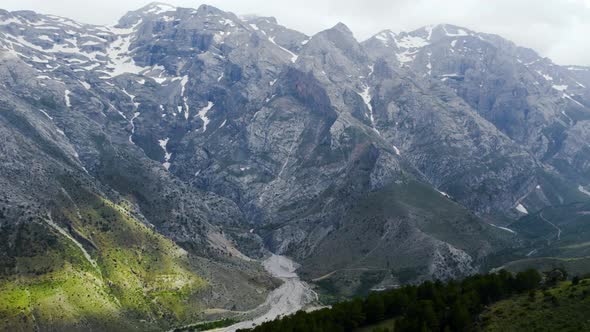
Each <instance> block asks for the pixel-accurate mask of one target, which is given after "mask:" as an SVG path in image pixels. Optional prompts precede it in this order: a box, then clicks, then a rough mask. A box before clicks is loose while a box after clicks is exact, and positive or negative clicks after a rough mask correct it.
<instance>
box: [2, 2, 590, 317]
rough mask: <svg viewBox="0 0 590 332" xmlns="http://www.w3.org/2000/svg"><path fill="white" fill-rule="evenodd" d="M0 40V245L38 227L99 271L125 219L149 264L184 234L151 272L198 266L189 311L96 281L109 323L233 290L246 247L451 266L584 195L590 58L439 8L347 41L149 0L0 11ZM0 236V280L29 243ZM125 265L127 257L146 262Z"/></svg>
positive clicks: (397, 272)
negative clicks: (97, 22) (564, 59)
mask: <svg viewBox="0 0 590 332" xmlns="http://www.w3.org/2000/svg"><path fill="white" fill-rule="evenodd" d="M0 49H1V50H0V84H1V85H2V86H3V87H4V91H3V92H2V93H0V106H1V107H2V108H3V113H2V115H1V116H0V125H1V127H0V129H1V131H0V134H2V136H3V137H5V138H6V142H7V143H6V144H5V145H4V147H3V149H5V153H4V156H3V157H2V159H0V162H1V163H2V165H4V166H3V169H2V172H0V183H2V184H4V187H5V188H7V189H5V191H6V192H8V193H12V195H13V196H15V197H18V199H14V200H5V201H2V205H3V206H2V207H3V209H2V211H6V212H3V214H2V217H3V218H2V219H3V220H0V226H1V227H3V228H2V229H3V231H2V234H3V235H5V236H6V238H7V239H12V240H9V241H7V242H6V243H7V247H11V246H12V247H11V248H13V247H14V248H20V247H18V246H17V245H16V243H17V242H18V241H17V240H15V239H18V238H19V237H22V236H30V235H31V230H30V229H34V228H35V227H38V225H42V226H39V227H41V229H45V230H49V231H50V232H51V234H53V235H52V236H53V237H52V238H51V239H50V240H47V239H45V238H44V237H42V236H41V235H39V234H38V232H33V233H32V234H35V235H34V236H33V238H32V239H31V241H33V242H35V241H36V240H39V241H40V243H44V245H45V246H46V247H47V248H50V249H51V250H54V249H55V248H57V247H60V246H64V244H63V243H66V244H65V246H66V247H68V248H70V247H71V246H72V245H73V244H72V243H74V245H75V246H76V247H77V248H78V249H83V250H81V251H80V252H79V253H77V254H75V255H72V257H68V256H64V257H61V256H60V258H59V261H65V262H67V264H66V265H68V264H70V265H72V266H74V267H76V268H78V267H79V269H82V270H83V268H84V267H85V266H86V265H85V264H86V263H84V262H81V261H80V260H79V258H84V257H86V258H87V257H88V256H89V257H90V258H91V259H93V260H95V261H97V262H98V265H99V266H100V267H101V268H102V269H104V270H105V271H107V272H108V273H115V272H116V273H119V272H120V270H118V269H113V270H109V269H108V267H110V266H111V263H110V262H109V261H108V260H107V259H106V258H105V257H108V256H107V255H108V254H110V253H111V250H115V251H116V250H117V249H116V248H118V247H119V246H121V245H122V244H121V243H124V241H119V240H121V239H118V238H117V239H118V240H117V241H113V240H111V238H112V237H113V236H115V235H113V234H112V231H110V229H112V227H117V228H118V227H132V228H133V229H140V231H137V232H138V233H133V236H131V237H133V238H136V237H137V238H139V239H146V238H149V237H151V236H155V237H157V238H158V239H161V241H163V242H162V243H165V244H166V245H165V246H164V245H163V246H164V247H166V248H169V250H168V249H167V250H165V251H167V252H166V258H165V260H166V261H172V262H176V259H177V258H174V257H177V256H175V255H176V254H175V253H176V252H178V251H183V252H186V256H183V257H185V258H182V260H183V262H185V260H186V262H188V263H186V262H185V263H183V264H188V265H187V266H188V267H187V270H186V271H185V270H182V273H180V272H178V270H177V268H176V265H174V264H170V265H166V266H165V267H163V268H162V269H161V270H158V271H157V272H154V273H155V275H156V276H155V277H153V278H155V279H153V280H160V279H162V278H163V279H166V278H169V277H167V276H166V275H173V274H175V273H176V272H178V274H179V275H184V276H187V277H186V278H187V280H192V278H194V280H203V283H195V284H199V285H201V286H199V287H196V288H195V289H194V293H190V292H189V291H188V290H187V293H182V294H183V295H186V296H187V298H190V299H191V301H192V300H195V301H197V302H196V303H198V304H197V305H196V306H197V307H198V310H196V309H195V310H194V311H190V312H187V311H184V310H178V308H182V303H185V304H186V302H183V301H188V300H186V298H185V299H178V298H173V297H170V298H167V300H166V301H169V302H167V304H166V305H163V308H169V310H168V309H166V310H168V311H166V310H163V311H161V312H158V310H157V308H153V307H151V306H141V305H138V306H136V307H135V308H134V309H130V307H131V306H132V305H133V304H132V303H127V304H124V305H123V306H122V307H121V305H120V304H116V301H115V300H116V299H118V296H124V295H125V291H122V292H121V293H116V295H115V296H114V298H113V297H110V296H111V295H108V296H106V297H103V295H100V296H97V298H99V299H103V300H104V299H106V300H104V301H106V302H108V303H109V305H112V306H113V307H112V308H115V309H117V308H118V309H117V310H122V311H123V312H125V315H124V316H125V320H126V321H127V319H128V322H130V323H129V324H131V325H133V324H135V323H134V322H137V320H136V318H137V317H136V316H137V315H140V316H141V315H143V316H145V315H147V316H150V317H152V318H151V319H152V322H153V323H154V324H156V325H158V326H159V327H163V328H168V327H172V326H178V325H182V324H186V323H192V322H194V321H196V320H199V319H207V318H211V317H212V316H211V315H208V314H206V313H207V312H209V311H207V310H208V309H221V310H222V311H223V312H225V313H227V314H228V315H230V316H231V314H232V313H233V312H234V311H236V309H239V310H237V311H240V310H247V309H249V308H253V307H255V306H256V305H257V304H259V303H260V302H262V299H263V297H264V295H265V294H267V293H268V292H269V291H270V289H271V288H273V287H274V286H275V281H274V280H273V279H272V278H270V277H268V276H267V275H265V273H264V272H263V271H262V269H261V267H260V265H259V263H258V262H257V261H256V259H261V258H263V257H265V256H267V255H268V254H269V250H270V252H273V253H276V254H283V255H288V256H290V257H292V258H293V259H295V260H296V261H298V262H299V263H301V264H302V266H301V267H300V269H299V272H300V273H301V275H302V277H303V278H304V279H306V280H310V281H311V280H316V279H321V283H319V282H318V285H319V287H320V290H321V291H323V292H325V293H329V294H331V295H333V296H343V295H344V296H353V295H356V294H363V293H366V292H367V291H368V290H369V289H371V288H381V287H383V288H387V287H393V286H394V285H398V284H402V283H408V282H417V281H421V280H426V279H433V278H438V279H449V278H460V277H464V276H467V275H470V274H473V273H476V272H478V271H485V270H486V269H488V268H491V267H495V266H491V265H492V264H494V262H496V261H495V259H498V263H499V264H498V265H500V264H503V263H506V262H507V261H509V260H511V259H514V260H516V259H517V258H522V257H524V256H525V255H524V253H528V252H530V251H531V248H529V246H534V249H537V246H538V245H540V244H539V242H538V241H537V239H538V238H540V237H543V236H544V235H545V234H544V233H543V232H547V230H545V229H541V230H537V229H534V225H532V226H530V225H529V223H528V221H529V220H530V218H532V217H533V216H535V215H536V214H537V213H541V211H544V209H551V208H553V207H556V206H562V205H567V204H570V203H577V202H585V201H588V200H590V196H589V195H587V194H586V192H585V191H586V189H585V188H586V186H587V185H588V184H590V172H589V171H588V167H590V163H589V160H588V158H590V154H588V153H587V151H586V150H587V148H586V146H585V144H583V142H584V138H585V137H587V135H590V134H589V133H590V131H588V130H587V128H590V125H588V123H589V122H588V121H589V120H590V117H589V115H590V108H589V106H590V90H589V89H588V88H587V86H590V84H587V83H586V82H587V80H590V76H588V75H585V73H586V71H585V70H584V68H583V67H571V66H568V67H563V66H557V65H555V64H553V63H552V62H551V61H550V60H547V59H543V58H542V57H540V56H538V55H537V54H536V53H535V52H534V51H531V50H528V49H524V48H519V47H517V46H516V45H514V44H513V43H511V42H509V41H507V40H505V39H503V38H501V37H498V36H494V35H488V34H480V33H477V32H474V31H471V30H469V29H465V28H461V27H457V26H453V25H447V24H445V25H436V26H430V27H425V28H420V29H417V30H414V31H410V32H400V33H397V34H393V33H390V32H385V33H384V32H380V33H377V34H376V35H375V36H373V37H371V38H369V39H367V40H365V41H363V42H359V41H358V40H356V39H355V38H354V35H353V34H352V32H351V31H350V29H348V28H347V27H346V26H345V25H344V24H342V23H338V24H336V25H335V26H334V27H332V28H329V29H326V30H324V31H321V32H319V33H317V34H315V35H313V36H307V35H305V34H303V33H299V32H297V31H295V30H291V29H289V28H287V27H284V26H281V25H280V24H278V23H277V21H276V19H274V18H265V17H243V18H241V17H238V16H237V15H235V14H233V13H229V12H224V11H222V10H220V9H217V8H215V7H212V6H209V5H201V6H200V7H199V8H198V9H190V8H176V7H174V8H173V7H169V6H167V5H163V4H160V3H152V4H149V5H147V6H145V7H143V8H140V9H138V10H136V11H130V12H129V13H127V14H126V15H125V16H123V17H122V18H121V20H120V22H119V24H118V25H116V26H113V27H101V26H93V25H82V24H79V23H76V22H73V21H71V20H68V19H64V18H59V17H55V16H47V15H40V14H36V13H34V12H7V11H0ZM571 68H575V69H574V70H572V69H571ZM19 150H22V151H36V152H35V153H28V154H27V155H26V156H27V157H26V158H23V157H22V156H20V155H19V153H18V151H19ZM29 165H34V167H32V168H31V167H29ZM62 169H64V170H67V171H62ZM43 174H44V175H45V176H42V175H43ZM58 175H59V177H58ZM69 178H72V179H83V180H80V181H82V183H87V184H85V185H84V186H83V188H85V189H84V190H85V191H83V192H80V191H78V189H77V188H78V187H79V186H81V185H80V184H79V182H77V181H78V180H76V181H74V184H72V182H68V181H69ZM55 179H60V181H61V182H60V181H56V180H55ZM65 187H67V188H69V190H68V189H66V188H65ZM30 188H36V189H37V190H36V191H37V192H36V193H35V192H34V193H29V192H28V190H29V189H30ZM60 188H62V189H64V190H65V194H64V191H62V190H61V189H60ZM70 191H73V192H76V193H77V194H76V195H72V194H71V193H70ZM77 195H79V196H80V197H77ZM6 196H8V195H6ZM68 196H70V198H68ZM22 202H28V203H27V204H25V205H23V203H22ZM32 202H35V203H36V205H35V206H37V207H36V208H35V209H30V208H27V207H28V206H31V204H32ZM100 202H103V203H100ZM103 205H106V206H108V207H109V208H104V207H103ZM76 206H78V207H79V209H80V210H84V211H86V212H84V213H82V214H81V215H82V218H81V217H79V216H78V214H77V213H76V208H75V207H76ZM82 207H84V208H82ZM27 209H30V211H29V212H26V213H27V217H26V218H25V217H16V216H18V215H19V213H22V214H23V215H25V212H24V211H25V210H27ZM105 209H106V210H105ZM116 211H119V212H116ZM48 212H51V216H52V218H53V222H52V223H48V222H46V221H45V222H43V221H42V220H46V219H47V216H48V215H49V214H48ZM113 213H114V215H115V216H116V217H113V216H112V215H113ZM119 213H122V215H120V214H119ZM86 214H88V215H89V216H92V218H91V217H85V215H86ZM96 214H98V216H96ZM29 215H30V217H29ZM57 216H60V218H57ZM527 216H530V218H529V219H527ZM95 220H99V221H96V223H97V225H98V226H96V225H95V224H94V223H92V221H95ZM521 221H523V224H522V225H524V226H521V225H520V224H519V225H518V227H517V226H515V227H513V228H515V229H517V231H516V232H515V231H514V230H513V229H512V228H509V227H512V225H513V223H520V222H521ZM125 225H133V226H125ZM509 225H510V226H509ZM136 227H138V228H136ZM144 227H145V228H144ZM522 227H525V228H526V227H528V228H526V229H524V230H522V229H521V228H522ZM60 230H63V232H62V231H60ZM144 230H148V231H146V232H148V233H149V234H152V232H153V234H155V235H149V236H148V235H145V234H146V233H145V232H144ZM533 231H534V232H541V234H537V233H535V237H529V236H523V235H521V234H520V233H521V232H523V233H527V234H528V232H533ZM549 231H551V230H549ZM37 237H38V238H37ZM56 238H57V239H58V240H55V239H56ZM115 238H116V236H115ZM71 239H75V240H76V241H77V244H75V243H76V242H75V241H71ZM99 239H100V240H101V241H99ZM564 239H570V237H569V236H564ZM41 240H42V241H41ZM142 241H143V240H142ZM8 243H10V244H8ZM142 245H143V246H145V245H146V244H145V243H143V242H142ZM54 246H55V247H54ZM170 248H173V249H170ZM70 249H76V248H75V247H72V248H70ZM70 249H68V252H71V250H70ZM549 249H551V248H547V250H549ZM142 250H145V248H142V246H139V247H131V248H129V249H128V251H125V255H124V256H125V259H128V257H127V256H129V257H134V255H137V256H141V252H142ZM168 251H169V252H168ZM6 252H7V253H10V254H6V255H5V256H4V257H3V258H4V260H3V261H2V262H3V264H2V271H4V273H5V274H4V277H5V278H7V280H12V279H10V278H13V277H15V276H18V275H19V273H22V271H20V270H19V269H18V268H17V265H18V264H17V265H15V263H14V262H17V261H19V260H23V259H25V258H23V257H24V256H26V255H30V256H26V257H37V255H38V253H37V252H35V253H33V254H31V253H30V252H28V251H26V250H22V249H21V251H19V250H12V249H11V250H8V249H7V250H6ZM52 252H53V251H52ZM84 252H85V253H86V254H87V255H82V256H80V255H79V254H80V253H84ZM506 252H513V253H514V254H510V255H507V256H503V255H506ZM520 252H524V253H523V254H522V255H521V254H520ZM539 252H543V251H542V250H541V251H539ZM334 253H338V255H334ZM23 255H24V256H23ZM511 255H516V256H517V257H513V256H511ZM169 256H170V257H172V258H168V257H169ZM39 257H44V256H42V255H41V256H39ZM37 259H38V260H40V259H41V258H37ZM203 262H207V263H206V264H204V263H203ZM134 264H135V263H134ZM175 264H176V263H175ZM193 264H196V266H195V265H193ZM200 264H203V265H202V266H203V267H202V268H201V265H200ZM140 268H141V269H147V267H146V266H144V265H141V264H140V265H139V266H137V270H140ZM236 270H241V271H242V273H239V274H235V275H232V276H231V277H227V276H226V275H225V274H226V273H227V271H236ZM101 271H102V270H101ZM142 271H143V270H140V271H135V272H128V271H127V272H128V273H131V274H135V273H137V274H139V275H141V276H142V277H145V278H148V279H149V278H152V272H151V271H147V270H146V271H145V272H142ZM175 271H176V272H175ZM127 272H125V273H127ZM37 273H41V275H40V276H36V277H35V276H32V277H31V278H32V280H33V282H34V281H35V280H37V279H35V278H39V279H41V278H45V277H46V276H47V275H48V272H46V271H45V272H44V271H38V272H37ZM153 280H151V279H150V280H147V279H146V280H144V283H145V285H143V286H142V287H139V288H137V290H139V289H142V291H144V292H146V294H147V295H145V297H140V298H141V301H149V299H150V296H152V293H151V292H152V291H153V289H152V288H150V287H151V286H148V285H150V282H153ZM166 280H167V279H166ZM351 280H352V281H351ZM124 283H125V282H124V278H122V279H118V281H116V282H114V284H115V286H113V287H122V285H123V284H124ZM236 285H239V286H236ZM14 286H15V285H14V284H11V283H10V282H7V283H6V284H5V287H4V288H3V289H4V290H5V291H6V292H8V290H12V289H14ZM216 286H219V287H216ZM101 287H102V288H101ZM110 287H111V286H108V283H107V286H105V285H101V286H100V287H99V288H100V289H104V291H105V294H110V293H109V291H107V290H108V289H109V288H110ZM217 288H219V289H224V291H219V290H218V289H217ZM172 289H173V288H172ZM166 291H170V290H169V289H168V290H166ZM5 294H8V293H5ZM100 294H102V293H100ZM142 296H143V295H142ZM154 296H156V297H158V296H163V295H161V294H157V295H154ZM232 296H236V297H238V298H239V299H240V300H239V301H241V302H240V303H239V308H233V307H232V306H233V305H235V304H236V303H233V304H232V303H231V301H229V300H228V298H230V297H232ZM41 299H43V298H41ZM160 299H161V298H160ZM101 301H102V300H101ZM138 301H139V300H138ZM141 301H140V302H141ZM178 301H180V302H178ZM17 302H18V301H17ZM106 302H105V303H106ZM10 303H16V302H10ZM142 303H143V302H142ZM125 305H128V306H130V307H125ZM35 306H39V305H38V304H35V302H32V304H29V307H30V308H32V309H30V310H29V311H31V310H33V309H34V308H35ZM115 309H113V310H114V311H117V310H115ZM5 310H7V311H5V312H8V311H10V310H13V311H10V312H11V313H10V317H17V316H18V314H22V315H25V316H26V317H30V316H27V315H29V314H28V313H27V312H24V313H19V311H18V310H16V309H15V307H11V308H8V309H5ZM134 310H135V311H134ZM33 311H34V310H33ZM130 312H135V314H136V316H133V315H129V316H128V314H129V313H130ZM15 315H16V316H15ZM213 316H216V315H213ZM221 316H222V317H224V316H223V315H221ZM76 317H78V316H76V315H74V314H72V316H71V317H70V318H71V319H72V321H73V323H72V324H74V325H73V326H82V325H84V324H90V323H87V322H84V321H83V320H82V321H76ZM133 317H135V318H133ZM78 318H79V317H78ZM53 323H59V322H53ZM47 324H49V325H48V326H51V324H52V322H48V323H47ZM59 324H61V323H59ZM76 324H78V325H76ZM80 324H81V325H80Z"/></svg>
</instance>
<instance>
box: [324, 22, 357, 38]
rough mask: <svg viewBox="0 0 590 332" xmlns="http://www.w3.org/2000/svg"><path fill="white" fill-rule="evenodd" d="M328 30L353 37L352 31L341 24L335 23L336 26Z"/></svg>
mask: <svg viewBox="0 0 590 332" xmlns="http://www.w3.org/2000/svg"><path fill="white" fill-rule="evenodd" d="M330 30H336V31H339V32H341V33H344V34H347V35H350V36H352V35H353V33H352V31H351V30H350V29H349V28H348V26H347V25H346V24H344V23H342V22H338V23H336V25H334V26H333V27H332V28H330Z"/></svg>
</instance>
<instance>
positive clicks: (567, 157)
mask: <svg viewBox="0 0 590 332" xmlns="http://www.w3.org/2000/svg"><path fill="white" fill-rule="evenodd" d="M364 46H365V47H366V48H367V49H368V52H369V53H370V54H372V55H373V56H374V57H375V58H379V59H384V60H385V61H387V62H388V63H390V64H392V65H396V64H397V65H398V66H400V67H402V68H404V69H409V70H411V71H412V72H415V73H417V75H418V76H421V77H422V78H424V79H427V80H432V81H439V82H442V83H443V84H444V85H446V86H447V87H449V88H451V90H453V92H454V93H455V94H456V95H457V96H459V97H461V98H462V99H463V100H464V101H465V102H466V103H467V104H468V105H469V106H470V107H471V108H473V109H474V110H476V111H477V112H478V113H479V114H481V116H483V117H484V118H485V119H486V120H488V121H489V122H491V123H492V124H493V125H494V126H495V127H496V128H498V129H499V130H500V131H502V132H503V133H505V134H506V135H507V136H508V137H510V139H512V140H513V141H514V142H515V143H517V144H519V145H521V146H523V147H524V149H525V150H526V151H528V152H529V153H530V154H532V155H533V156H535V157H536V159H537V160H538V161H539V162H540V163H542V165H540V166H541V169H542V170H541V171H540V172H539V173H538V175H537V177H536V179H535V180H534V181H536V182H537V184H538V185H541V182H543V184H544V183H546V182H547V181H548V180H546V179H547V177H549V178H555V177H557V178H559V181H560V182H563V183H564V184H565V185H564V187H565V188H560V193H559V195H562V196H565V195H571V192H572V191H575V190H576V189H577V187H578V186H579V185H580V184H582V185H585V184H586V183H587V181H588V179H587V175H586V170H585V168H586V166H585V164H586V161H585V160H586V159H585V158H586V156H587V151H586V150H585V149H586V147H585V144H580V142H582V141H583V140H584V137H585V136H586V132H587V130H586V129H585V128H586V126H587V124H586V122H587V121H586V120H587V118H588V114H590V113H589V107H588V106H589V105H590V103H589V102H588V99H587V98H588V91H589V90H588V88H587V85H585V84H583V81H584V80H583V75H582V76H581V77H577V76H576V75H575V74H574V73H578V71H575V70H571V69H572V67H560V66H557V65H555V64H553V63H552V62H551V61H550V60H549V59H543V58H541V57H540V56H539V55H537V54H536V53H535V52H534V51H533V50H530V49H526V48H522V47H518V46H516V45H514V44H513V43H511V42H509V41H507V40H505V39H503V38H501V37H499V36H495V35H490V34H483V33H477V32H473V31H471V30H469V29H466V28H461V27H457V26H452V25H437V26H429V27H425V28H421V29H418V30H415V31H412V32H409V33H400V34H394V33H392V32H389V31H384V32H381V33H379V34H377V35H375V36H374V37H372V38H371V39H369V40H367V41H366V42H364ZM573 68H575V69H581V70H580V71H579V73H580V74H581V73H583V72H584V70H583V68H576V67H573ZM549 181H550V180H549ZM555 189H556V188H555V187H554V186H553V187H550V188H545V187H543V186H540V189H538V188H536V186H528V188H527V189H526V192H524V193H520V195H521V196H520V197H518V201H516V202H515V203H514V204H513V207H517V206H518V204H521V203H522V204H523V205H522V206H523V207H524V208H521V209H520V210H521V211H526V210H527V209H530V210H531V211H535V210H536V209H539V208H542V207H543V206H548V205H553V204H561V203H563V200H561V201H560V200H550V199H548V198H547V197H548V196H550V195H551V192H552V191H555Z"/></svg>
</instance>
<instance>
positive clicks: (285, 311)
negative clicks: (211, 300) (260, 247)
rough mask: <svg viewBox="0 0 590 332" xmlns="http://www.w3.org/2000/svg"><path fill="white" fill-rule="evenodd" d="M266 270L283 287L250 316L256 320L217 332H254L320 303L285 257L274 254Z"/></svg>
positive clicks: (276, 290)
mask: <svg viewBox="0 0 590 332" xmlns="http://www.w3.org/2000/svg"><path fill="white" fill-rule="evenodd" d="M263 266H264V268H265V269H266V270H267V271H268V272H269V273H270V274H271V275H272V276H274V277H277V278H279V279H281V280H282V281H283V284H282V285H281V286H280V287H278V288H277V289H275V290H273V291H272V292H271V293H270V294H269V295H268V297H267V299H266V301H265V302H264V303H263V304H261V305H260V306H258V307H257V308H256V309H254V310H252V312H251V313H254V314H251V315H249V316H254V317H255V318H252V319H249V320H245V321H242V322H239V323H236V324H234V325H231V326H228V327H223V328H219V329H216V330H214V331H216V332H233V331H236V330H238V329H245V328H251V327H253V326H255V325H260V324H261V323H263V322H266V321H271V320H273V319H275V318H277V317H279V316H285V315H290V314H293V313H295V312H297V311H299V310H301V309H303V308H305V307H306V306H308V305H310V304H312V303H313V302H317V300H318V296H317V294H316V293H315V292H314V291H313V290H312V289H311V287H310V286H309V284H307V283H306V282H304V281H301V279H299V276H298V275H297V274H296V273H295V270H296V269H297V267H298V264H297V263H295V262H294V261H292V260H290V259H289V258H287V257H285V256H280V255H274V254H273V255H271V256H270V257H269V258H267V259H266V260H265V261H264V262H263Z"/></svg>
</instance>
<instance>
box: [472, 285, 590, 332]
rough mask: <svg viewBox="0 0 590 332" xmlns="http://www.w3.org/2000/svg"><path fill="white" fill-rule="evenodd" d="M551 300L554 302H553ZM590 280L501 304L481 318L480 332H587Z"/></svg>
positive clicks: (496, 304)
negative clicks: (553, 298)
mask: <svg viewBox="0 0 590 332" xmlns="http://www.w3.org/2000/svg"><path fill="white" fill-rule="evenodd" d="M552 296H554V297H555V299H556V300H552ZM589 312H590V280H588V279H586V280H582V281H581V282H580V284H578V285H577V286H573V285H572V284H571V282H564V283H562V284H560V285H559V286H557V287H555V288H551V289H549V290H548V291H546V292H543V291H540V290H539V291H537V292H536V293H535V297H534V299H533V298H531V297H530V296H529V295H528V294H524V295H520V296H516V297H514V298H511V299H508V300H504V301H500V302H498V303H495V304H494V305H492V306H490V307H489V308H488V309H487V310H486V311H485V312H484V313H483V314H482V315H481V322H482V323H481V330H482V331H489V332H493V331H501V332H510V331H572V332H573V331H590V320H588V313H589Z"/></svg>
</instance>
